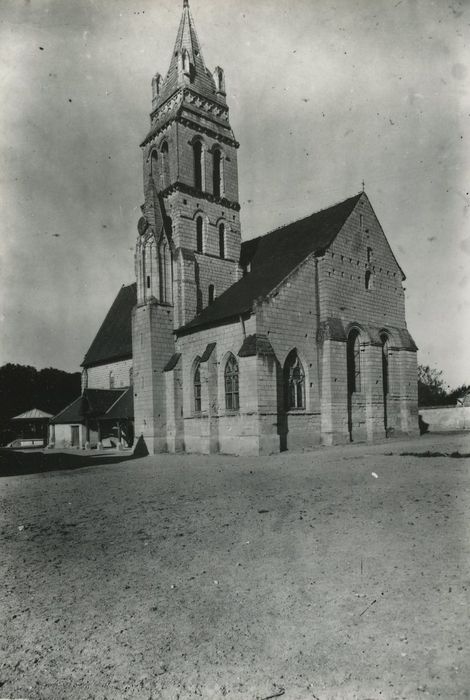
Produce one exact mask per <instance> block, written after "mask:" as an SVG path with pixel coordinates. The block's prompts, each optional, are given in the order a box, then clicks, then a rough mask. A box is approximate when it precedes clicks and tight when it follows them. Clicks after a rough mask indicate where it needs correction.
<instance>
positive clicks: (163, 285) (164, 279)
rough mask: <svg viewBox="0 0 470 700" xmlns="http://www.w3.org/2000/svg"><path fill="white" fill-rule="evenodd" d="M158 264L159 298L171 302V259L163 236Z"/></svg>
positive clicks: (168, 247)
mask: <svg viewBox="0 0 470 700" xmlns="http://www.w3.org/2000/svg"><path fill="white" fill-rule="evenodd" d="M158 264H159V273H160V274H159V278H160V299H161V301H166V302H167V303H169V304H171V302H172V283H173V280H172V260H171V250H170V246H169V245H168V241H167V239H166V237H165V236H164V237H163V238H162V240H161V242H160V246H159V249H158Z"/></svg>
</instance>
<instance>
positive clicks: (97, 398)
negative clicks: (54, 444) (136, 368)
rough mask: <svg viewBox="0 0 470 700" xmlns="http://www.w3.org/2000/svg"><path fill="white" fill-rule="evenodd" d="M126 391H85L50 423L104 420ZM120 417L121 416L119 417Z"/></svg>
mask: <svg viewBox="0 0 470 700" xmlns="http://www.w3.org/2000/svg"><path fill="white" fill-rule="evenodd" d="M127 391H128V389H127V388H126V389H85V390H84V391H83V394H82V395H81V396H79V397H78V399H75V401H72V403H70V404H69V405H68V406H66V407H65V408H64V409H63V410H62V411H61V412H60V413H58V414H57V415H56V416H54V418H53V419H52V421H51V422H52V423H61V424H63V423H82V422H83V421H84V420H85V418H86V417H88V418H104V417H106V418H107V417H108V416H104V414H105V413H106V412H107V411H108V410H109V409H110V408H112V407H113V406H114V405H115V404H116V402H117V400H118V399H120V398H122V395H123V394H125V393H127ZM120 417H121V416H120ZM122 417H125V416H122Z"/></svg>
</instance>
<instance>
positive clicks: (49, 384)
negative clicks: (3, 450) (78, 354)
mask: <svg viewBox="0 0 470 700" xmlns="http://www.w3.org/2000/svg"><path fill="white" fill-rule="evenodd" d="M79 395H80V372H74V373H73V374H71V373H69V372H62V371H61V370H59V369H53V368H52V367H49V368H48V369H42V370H40V371H39V372H38V370H37V369H35V368H34V367H30V366H29V365H26V366H25V365H14V364H11V363H9V364H6V365H3V366H2V367H0V444H6V443H7V442H9V440H10V439H13V437H15V436H14V434H12V430H11V425H10V419H11V418H13V416H17V415H19V414H20V413H24V412H25V411H29V410H30V409H31V408H39V409H41V410H42V411H45V412H46V413H52V415H54V414H56V413H58V412H59V411H60V410H62V409H63V408H65V406H67V405H68V404H69V403H71V402H72V401H73V400H74V399H76V398H77V396H79ZM13 432H14V431H13Z"/></svg>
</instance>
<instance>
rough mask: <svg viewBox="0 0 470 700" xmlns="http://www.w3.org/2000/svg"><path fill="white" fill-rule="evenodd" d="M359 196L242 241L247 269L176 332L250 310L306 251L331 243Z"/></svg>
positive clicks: (190, 329)
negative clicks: (249, 239)
mask: <svg viewBox="0 0 470 700" xmlns="http://www.w3.org/2000/svg"><path fill="white" fill-rule="evenodd" d="M362 196H363V194H362V192H361V193H359V194H357V195H355V196H354V197H350V198H349V199H346V200H344V202H340V203H339V204H335V205H334V206H332V207H329V208H328V209H322V210H321V211H319V212H316V213H315V214H311V215H310V216H307V217H305V218H304V219H300V220H299V221H295V222H293V223H291V224H287V226H281V227H280V228H277V229H275V230H274V231H271V232H270V233H267V234H265V235H264V236H260V237H258V238H254V239H253V240H251V241H247V242H246V243H243V244H242V252H241V257H240V264H241V266H242V267H245V266H247V265H248V264H250V266H251V270H250V272H248V273H247V274H246V276H245V277H243V278H242V279H241V280H239V281H238V282H236V283H235V284H234V285H232V286H231V287H229V289H227V290H226V291H225V292H223V294H221V295H220V296H219V297H216V299H214V301H213V303H212V304H211V305H210V306H208V307H207V308H206V309H204V310H203V311H202V312H201V313H200V314H199V315H198V316H196V318H194V319H193V320H192V321H190V322H189V323H187V324H186V325H185V326H182V327H181V328H180V329H178V331H177V333H178V334H184V333H185V332H191V331H192V330H196V329H199V328H201V327H206V326H211V325H213V324H217V323H219V322H220V321H223V320H225V319H229V318H236V317H237V316H240V315H243V314H246V313H248V312H250V311H251V310H252V308H253V305H254V302H255V300H256V299H258V298H260V297H261V298H262V297H265V296H266V295H267V294H269V292H271V291H272V290H273V289H274V288H275V287H276V286H277V285H278V284H280V283H281V282H282V280H283V279H284V278H285V277H286V276H287V275H288V274H289V273H290V272H292V271H293V270H294V269H295V268H296V267H297V265H299V264H300V263H301V262H302V261H303V260H305V258H306V257H307V256H308V255H309V254H310V253H313V252H317V253H320V252H322V251H323V250H325V249H326V248H327V247H328V246H329V245H330V244H331V243H332V242H333V240H334V238H335V237H336V235H337V234H338V233H339V231H340V230H341V228H342V227H343V225H344V223H345V222H346V219H347V218H348V217H349V215H350V214H351V212H352V211H353V209H354V207H355V206H356V204H357V203H358V201H359V199H360V198H361V197H362ZM364 196H365V195H364Z"/></svg>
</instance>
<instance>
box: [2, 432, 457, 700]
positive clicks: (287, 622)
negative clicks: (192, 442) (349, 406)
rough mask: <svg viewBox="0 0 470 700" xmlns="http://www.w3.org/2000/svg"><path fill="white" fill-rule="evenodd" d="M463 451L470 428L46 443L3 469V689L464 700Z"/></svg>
mask: <svg viewBox="0 0 470 700" xmlns="http://www.w3.org/2000/svg"><path fill="white" fill-rule="evenodd" d="M455 451H459V453H460V454H461V455H462V454H467V455H469V456H470V435H468V434H467V435H465V436H464V435H447V436H432V435H426V436H423V437H422V438H420V439H416V440H413V441H409V442H397V441H387V442H384V443H382V444H379V445H374V446H370V445H351V446H346V447H337V448H321V449H318V450H315V451H312V452H304V453H284V454H281V455H276V456H272V457H269V458H250V459H248V458H235V457H228V456H211V457H201V456H190V455H184V456H171V455H165V456H160V457H145V458H142V459H136V460H127V461H126V460H124V461H122V457H121V456H116V457H115V458H114V460H111V462H110V463H107V464H105V463H101V464H100V463H99V462H100V461H102V459H101V458H99V457H98V458H94V459H90V458H88V461H87V460H85V461H83V462H80V457H79V456H77V457H76V458H75V459H76V461H75V462H74V463H73V465H72V466H74V467H79V468H73V469H67V468H66V467H67V464H68V462H67V459H68V458H69V457H70V455H69V456H67V455H61V456H60V455H59V456H58V455H54V456H51V457H49V455H45V456H44V457H43V456H42V455H41V458H42V459H43V460H45V461H43V463H42V469H43V470H42V471H41V470H39V471H38V473H30V474H27V473H23V474H20V475H16V476H15V475H11V476H4V477H3V478H1V479H0V498H1V514H0V517H1V525H0V541H1V550H0V565H1V576H2V582H3V584H2V587H1V590H0V605H1V608H0V610H1V612H0V615H1V618H0V622H1V629H0V635H1V641H0V654H1V658H0V661H1V666H0V696H1V697H2V698H28V699H29V700H33V699H34V700H36V699H41V700H42V699H53V700H61V699H63V698H67V699H68V698H73V699H74V700H76V699H77V700H81V699H82V698H97V699H100V700H104V698H109V699H110V698H113V699H114V698H119V699H120V698H137V699H139V700H140V699H142V700H144V699H145V700H149V699H150V698H154V699H157V698H164V699H166V698H168V699H173V698H175V699H176V698H179V699H181V700H183V699H186V698H197V697H202V698H224V697H227V698H250V699H251V698H253V700H254V699H255V698H257V699H260V698H268V697H271V698H274V697H281V698H283V700H293V699H300V700H303V699H304V698H306V699H307V698H313V699H315V698H317V700H318V699H319V700H327V699H328V700H329V699H332V698H348V699H349V698H358V699H361V700H366V699H374V700H375V699H377V700H378V699H384V698H387V699H388V698H390V699H391V698H408V699H410V698H426V697H433V698H434V697H441V698H444V699H446V700H447V699H449V698H469V697H470V662H469V659H470V653H469V651H470V644H469V640H470V628H469V619H468V611H469V602H470V601H469V590H470V537H469V534H470V533H469V518H470V488H469V487H470V458H468V457H467V458H465V457H463V458H459V457H456V456H454V457H451V456H446V455H447V454H450V453H452V452H455ZM404 452H414V453H419V454H421V455H422V454H423V453H426V452H430V453H431V454H432V453H435V452H441V453H445V454H444V455H441V456H427V457H425V456H410V455H409V456H403V454H402V453H404ZM47 460H52V461H49V462H48V461H47ZM54 460H55V461H54ZM0 464H3V473H4V474H5V473H13V472H14V471H15V470H14V469H13V470H11V469H10V471H9V470H8V468H7V467H6V462H5V459H4V460H3V463H2V462H0ZM81 464H85V465H89V466H80V465H81ZM64 465H65V466H64ZM61 467H62V469H61ZM44 469H53V470H52V471H44ZM26 471H28V470H26ZM30 471H34V470H30Z"/></svg>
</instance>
